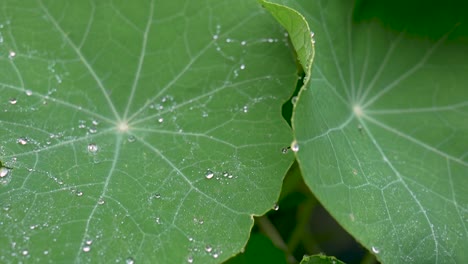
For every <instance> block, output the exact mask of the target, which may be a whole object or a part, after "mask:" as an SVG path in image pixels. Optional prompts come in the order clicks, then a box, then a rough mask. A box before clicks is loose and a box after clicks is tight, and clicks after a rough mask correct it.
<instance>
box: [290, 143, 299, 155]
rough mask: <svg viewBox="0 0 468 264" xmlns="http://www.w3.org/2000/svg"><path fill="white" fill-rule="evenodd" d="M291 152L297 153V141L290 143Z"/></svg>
mask: <svg viewBox="0 0 468 264" xmlns="http://www.w3.org/2000/svg"><path fill="white" fill-rule="evenodd" d="M291 150H292V151H294V152H298V151H299V144H297V141H296V140H294V141H293V142H292V143H291Z"/></svg>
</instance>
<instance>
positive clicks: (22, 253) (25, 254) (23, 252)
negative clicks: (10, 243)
mask: <svg viewBox="0 0 468 264" xmlns="http://www.w3.org/2000/svg"><path fill="white" fill-rule="evenodd" d="M28 254H29V251H27V250H23V251H21V255H23V256H27V255H28Z"/></svg>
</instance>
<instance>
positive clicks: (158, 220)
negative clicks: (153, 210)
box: [155, 217, 161, 225]
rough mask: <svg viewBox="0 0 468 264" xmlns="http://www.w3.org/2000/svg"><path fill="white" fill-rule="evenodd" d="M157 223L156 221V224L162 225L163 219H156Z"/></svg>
mask: <svg viewBox="0 0 468 264" xmlns="http://www.w3.org/2000/svg"><path fill="white" fill-rule="evenodd" d="M155 221H156V224H158V225H160V224H161V218H159V217H156V218H155Z"/></svg>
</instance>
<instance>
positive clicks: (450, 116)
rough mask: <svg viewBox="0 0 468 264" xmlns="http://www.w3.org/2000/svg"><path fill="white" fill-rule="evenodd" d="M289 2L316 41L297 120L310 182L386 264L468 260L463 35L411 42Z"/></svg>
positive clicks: (401, 33)
mask: <svg viewBox="0 0 468 264" xmlns="http://www.w3.org/2000/svg"><path fill="white" fill-rule="evenodd" d="M284 2H287V3H288V4H289V5H291V6H292V7H294V8H296V9H297V10H299V11H300V12H301V13H303V14H304V15H305V17H306V18H307V20H308V22H309V25H310V28H311V29H312V31H314V32H313V33H314V34H313V35H314V39H315V47H316V54H315V59H314V64H313V67H312V75H311V79H310V83H308V84H307V85H306V87H305V89H303V90H302V92H301V93H300V97H299V99H298V102H297V105H296V107H295V113H294V118H293V119H294V120H293V126H294V130H295V136H296V140H297V145H294V146H295V147H296V148H295V149H296V150H298V152H297V157H298V161H299V164H300V166H301V169H302V172H303V174H304V177H305V180H306V182H307V184H308V185H309V186H310V188H311V189H312V191H313V192H314V193H315V195H317V197H318V198H319V199H320V201H321V202H322V203H323V204H324V205H325V207H326V208H327V209H328V210H329V211H330V212H331V213H332V215H333V216H334V217H335V218H336V219H337V220H338V221H339V222H340V223H341V224H342V225H343V226H344V227H345V228H346V229H347V230H348V231H349V232H350V233H351V234H353V235H354V236H355V237H356V238H357V239H358V240H359V241H361V242H362V243H363V244H364V245H365V246H366V247H367V248H368V249H369V250H371V251H372V252H373V253H374V254H376V255H377V257H378V258H379V259H380V260H381V261H383V262H386V263H462V262H466V261H467V260H468V255H467V251H466V248H468V242H467V241H468V231H467V220H468V208H467V205H468V195H467V190H468V180H467V176H468V155H467V149H468V140H467V138H466V135H467V134H468V101H467V96H468V92H467V83H468V75H467V72H468V63H467V62H468V46H467V45H466V44H467V43H466V38H465V39H464V38H463V37H462V36H461V34H462V33H463V32H466V31H465V30H466V25H463V24H456V23H452V24H447V23H445V21H442V22H441V23H440V24H438V21H435V25H436V26H434V27H433V28H434V30H437V32H434V34H426V33H427V32H428V31H429V30H427V28H426V27H427V26H428V25H427V24H424V23H420V25H421V26H422V30H421V31H422V33H421V32H418V31H417V29H416V28H415V27H412V26H411V25H409V24H408V25H403V27H401V28H405V26H407V27H406V28H407V29H408V30H407V32H405V30H400V29H401V28H398V27H393V26H392V28H393V29H390V28H388V27H386V26H383V25H382V23H381V22H379V21H377V20H367V21H361V22H359V21H356V20H354V18H353V16H354V17H356V14H353V5H354V3H352V2H351V1H302V2H300V3H299V2H298V1H284ZM397 10H398V9H397ZM421 12H423V11H421ZM403 13H404V12H403ZM434 13H435V14H440V13H439V12H434ZM396 18H397V19H398V18H401V17H398V16H397V17H396ZM414 18H415V20H416V21H417V20H418V16H415V17H414ZM449 19H450V17H449ZM432 20H433V19H430V21H432ZM449 21H450V20H449ZM452 21H455V20H454V19H453V20H452ZM455 22H457V21H455ZM444 26H445V28H443V29H442V30H441V27H444ZM439 33H440V34H439Z"/></svg>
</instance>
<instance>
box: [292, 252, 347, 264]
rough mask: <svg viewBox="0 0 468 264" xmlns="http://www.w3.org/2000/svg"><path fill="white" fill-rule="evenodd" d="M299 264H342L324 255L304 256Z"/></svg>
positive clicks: (342, 263)
mask: <svg viewBox="0 0 468 264" xmlns="http://www.w3.org/2000/svg"><path fill="white" fill-rule="evenodd" d="M301 264H344V262H342V261H340V260H338V259H336V258H335V257H329V256H325V255H321V254H320V255H313V256H304V257H303V258H302V260H301Z"/></svg>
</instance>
